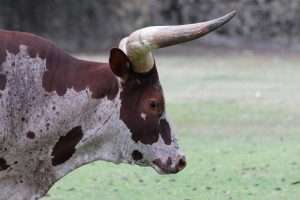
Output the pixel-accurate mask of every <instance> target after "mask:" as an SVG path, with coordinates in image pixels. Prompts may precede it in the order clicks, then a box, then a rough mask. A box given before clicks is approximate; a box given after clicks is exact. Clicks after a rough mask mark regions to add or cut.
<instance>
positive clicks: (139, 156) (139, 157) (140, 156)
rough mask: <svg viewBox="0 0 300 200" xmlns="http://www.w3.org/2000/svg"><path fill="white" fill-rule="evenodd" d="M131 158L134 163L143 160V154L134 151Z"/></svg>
mask: <svg viewBox="0 0 300 200" xmlns="http://www.w3.org/2000/svg"><path fill="white" fill-rule="evenodd" d="M131 156H132V159H133V160H135V161H138V160H142V159H143V154H142V153H141V152H140V151H138V150H134V151H133V152H132V154H131Z"/></svg>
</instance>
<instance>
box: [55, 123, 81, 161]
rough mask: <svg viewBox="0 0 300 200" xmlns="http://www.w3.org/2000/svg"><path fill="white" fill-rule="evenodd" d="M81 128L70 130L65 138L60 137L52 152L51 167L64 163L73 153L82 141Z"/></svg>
mask: <svg viewBox="0 0 300 200" xmlns="http://www.w3.org/2000/svg"><path fill="white" fill-rule="evenodd" d="M82 137H83V133H82V129H81V126H77V127H75V128H73V129H72V130H70V131H69V132H68V133H67V134H66V135H65V136H61V137H60V138H59V140H58V142H57V143H56V144H55V146H54V148H53V151H52V154H51V155H52V165H54V166H56V165H60V164H62V163H64V162H66V161H67V160H68V159H70V158H71V157H72V155H73V154H74V153H75V147H76V145H77V144H78V143H79V141H80V140H81V139H82Z"/></svg>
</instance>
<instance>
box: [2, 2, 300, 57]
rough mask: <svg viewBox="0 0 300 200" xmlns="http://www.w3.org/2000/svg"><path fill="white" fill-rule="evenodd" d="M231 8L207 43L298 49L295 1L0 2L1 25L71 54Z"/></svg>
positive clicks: (298, 8) (298, 5)
mask: <svg viewBox="0 0 300 200" xmlns="http://www.w3.org/2000/svg"><path fill="white" fill-rule="evenodd" d="M233 9H235V10H237V11H238V15H237V17H236V18H235V19H234V20H233V21H232V22H231V23H230V25H229V26H226V27H225V28H222V29H221V30H219V31H218V32H217V33H215V34H213V36H211V37H209V38H207V39H205V42H206V43H213V44H216V43H218V44H223V45H227V46H234V47H236V46H239V45H251V46H253V45H256V46H258V47H265V46H266V45H267V47H270V46H271V47H281V48H282V47H284V48H299V40H300V36H299V32H300V23H295V22H299V21H300V15H299V13H300V1H298V0H289V1H288V2H287V1H284V0H226V1H221V0H164V1H160V0H98V1H97V0H84V1H83V0H82V1H76V2H74V1H72V0H64V1H61V0H43V1H39V0H30V1H28V0H14V1H11V0H1V2H0V27H1V28H4V29H11V30H20V31H28V32H33V33H36V34H39V35H42V36H45V37H48V38H51V39H53V40H55V41H57V42H58V43H59V45H60V46H61V47H62V48H65V49H68V50H72V51H82V50H86V51H92V50H99V49H100V50H106V49H108V48H110V47H111V46H113V45H117V44H118V41H119V40H120V39H121V38H122V37H123V36H125V35H127V34H128V33H130V32H132V31H133V30H135V29H138V28H141V27H145V26H150V25H166V24H184V23H194V22H199V21H203V20H208V19H212V18H216V17H219V16H221V15H223V14H225V13H228V12H229V11H231V10H233ZM253 43H254V44H253Z"/></svg>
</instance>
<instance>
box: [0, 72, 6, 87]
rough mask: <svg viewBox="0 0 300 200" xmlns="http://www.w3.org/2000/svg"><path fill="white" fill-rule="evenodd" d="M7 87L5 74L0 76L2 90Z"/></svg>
mask: <svg viewBox="0 0 300 200" xmlns="http://www.w3.org/2000/svg"><path fill="white" fill-rule="evenodd" d="M5 86H6V76H5V75H4V74H0V90H4V89H5Z"/></svg>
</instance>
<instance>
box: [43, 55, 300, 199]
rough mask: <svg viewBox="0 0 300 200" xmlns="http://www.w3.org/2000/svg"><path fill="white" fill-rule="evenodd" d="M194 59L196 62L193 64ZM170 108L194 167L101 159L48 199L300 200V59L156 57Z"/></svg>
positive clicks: (62, 184) (55, 189)
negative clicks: (168, 168)
mask: <svg viewBox="0 0 300 200" xmlns="http://www.w3.org/2000/svg"><path fill="white" fill-rule="evenodd" d="M190 60H193V62H191V61H190ZM157 61H158V62H159V63H158V65H159V66H162V67H161V68H159V70H160V75H161V81H162V84H163V85H164V89H165V93H166V98H167V102H168V104H167V109H168V114H169V116H171V118H172V119H173V122H174V124H175V127H176V131H177V132H178V138H179V143H180V145H181V147H182V149H184V151H185V153H186V156H187V160H188V166H187V168H186V169H185V170H183V171H182V172H181V173H179V174H177V175H169V176H160V175H158V174H156V172H155V171H154V170H152V169H150V168H141V167H137V166H128V165H114V164H110V163H105V162H101V161H99V162H95V163H92V164H90V165H87V166H84V167H82V168H80V169H78V170H75V171H74V172H72V173H70V174H69V175H67V176H66V177H65V178H63V179H62V180H61V181H59V182H58V183H57V184H55V186H54V187H53V188H52V189H51V190H50V192H49V196H48V197H45V198H44V200H61V199H72V200H79V199H85V200H90V199H91V200H98V199H105V200H119V199H122V200H123V199H124V200H127V199H128V200H144V199H151V200H219V199H220V200H226V199H228V200H247V199H248V200H283V199H288V200H298V199H299V198H300V184H292V183H294V182H296V181H300V134H299V130H300V123H299V119H300V93H299V91H300V68H298V67H299V64H300V61H298V60H297V59H294V58H289V57H278V56H262V55H252V54H251V55H248V54H239V55H226V56H223V57H222V58H215V57H213V56H209V55H208V56H203V57H198V56H190V55H189V56H188V55H187V56H185V57H179V56H173V57H172V56H162V57H159V58H157Z"/></svg>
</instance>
